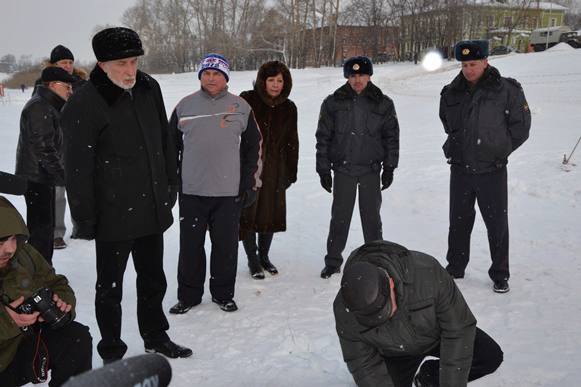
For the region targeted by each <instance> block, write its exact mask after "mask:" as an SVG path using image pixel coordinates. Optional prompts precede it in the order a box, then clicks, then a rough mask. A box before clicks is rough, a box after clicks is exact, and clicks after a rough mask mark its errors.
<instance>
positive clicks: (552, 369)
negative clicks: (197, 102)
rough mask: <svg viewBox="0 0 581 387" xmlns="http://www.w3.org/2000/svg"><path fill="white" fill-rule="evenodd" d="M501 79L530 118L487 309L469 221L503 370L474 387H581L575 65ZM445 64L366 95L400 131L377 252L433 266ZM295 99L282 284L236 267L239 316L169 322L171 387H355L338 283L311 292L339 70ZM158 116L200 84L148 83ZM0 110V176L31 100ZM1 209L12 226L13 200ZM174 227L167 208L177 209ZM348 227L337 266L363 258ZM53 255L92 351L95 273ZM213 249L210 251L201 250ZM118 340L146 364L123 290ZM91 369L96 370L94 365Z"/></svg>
mask: <svg viewBox="0 0 581 387" xmlns="http://www.w3.org/2000/svg"><path fill="white" fill-rule="evenodd" d="M491 64H492V65H494V66H496V67H498V69H499V70H500V72H501V74H503V75H504V76H509V77H513V78H516V79H517V80H519V81H520V82H521V83H522V85H523V87H524V90H525V93H526V96H527V99H528V102H529V105H530V108H531V111H532V119H533V121H532V122H533V124H532V129H531V137H530V139H529V140H528V142H527V143H525V144H524V145H523V146H522V148H520V149H519V150H518V151H517V152H516V153H515V154H514V155H513V156H512V157H511V159H510V163H509V223H510V234H511V242H510V244H511V273H512V277H511V281H510V285H511V291H510V292H509V293H508V294H505V295H499V294H495V293H493V292H492V290H491V282H490V280H489V279H488V276H487V269H488V266H489V263H490V258H489V252H488V241H487V237H486V230H485V228H484V225H483V223H482V221H481V219H480V217H479V216H478V219H477V222H476V225H475V229H474V232H473V238H472V259H471V263H470V266H469V268H468V271H467V276H466V278H465V279H463V280H460V281H458V284H459V287H460V288H461V290H462V292H463V293H464V295H465V297H466V299H467V300H468V303H469V304H470V306H471V308H472V310H473V312H474V314H475V315H476V317H477V319H478V325H479V326H480V327H481V328H482V329H484V330H485V331H487V332H488V333H489V334H490V335H491V336H493V337H494V338H495V339H496V340H497V341H498V342H499V343H500V345H501V346H502V348H503V350H504V354H505V360H504V363H503V365H502V366H501V367H500V368H499V369H498V371H497V372H496V373H494V374H493V375H491V376H488V377H486V378H484V379H481V380H479V381H476V382H473V383H471V386H475V387H477V386H506V387H515V386H522V387H527V386H555V387H557V386H558V387H565V386H577V385H580V384H581V371H580V367H579V365H578V359H579V357H580V356H579V355H581V349H580V348H581V302H580V301H579V297H580V295H581V280H580V279H581V230H580V229H581V171H580V169H581V149H578V150H577V154H576V155H575V156H574V157H573V158H572V162H573V163H576V164H578V165H577V166H569V167H568V168H563V166H562V165H561V161H562V159H563V154H564V153H567V154H568V153H569V152H570V151H571V148H572V147H573V145H574V143H575V141H577V139H578V138H579V136H581V124H580V123H581V91H580V90H581V50H558V49H556V50H548V51H546V52H542V53H534V54H515V55H507V56H503V57H493V58H492V59H491ZM459 68H460V67H459V64H457V63H453V62H447V63H445V65H444V68H443V69H441V70H440V71H437V72H434V73H425V72H424V71H423V70H422V69H421V68H420V66H414V65H412V64H386V65H380V66H376V68H375V75H374V76H373V78H372V79H373V81H374V82H375V83H376V84H377V85H379V86H380V87H381V88H382V89H383V90H384V92H385V93H386V94H388V95H390V96H391V97H392V99H393V100H394V102H395V106H396V109H397V113H398V117H399V120H400V127H401V152H400V154H401V158H400V167H399V168H398V169H397V170H396V173H395V181H394V184H393V186H392V187H391V188H390V189H389V190H388V191H385V192H384V194H383V207H382V211H381V212H382V218H383V225H384V238H385V239H389V240H393V241H396V242H398V243H401V244H403V245H405V246H407V247H408V248H410V249H415V250H422V251H425V252H427V253H429V254H432V255H434V256H435V257H437V258H438V259H439V260H440V262H442V263H443V262H444V256H445V253H446V248H447V229H448V184H449V181H448V179H449V172H448V166H447V164H446V163H445V160H444V157H443V154H442V151H441V145H442V143H443V141H444V139H445V136H444V133H443V129H442V126H441V124H440V122H439V119H438V114H437V113H438V103H439V93H440V90H441V88H442V86H443V85H444V84H446V83H448V82H450V81H451V80H452V78H453V77H454V76H455V75H456V74H457V72H458V71H459ZM292 74H293V77H294V82H293V83H294V89H293V92H292V93H291V96H290V97H291V99H293V100H294V101H295V103H296V104H297V107H298V112H299V130H300V142H301V145H300V164H299V177H298V182H297V184H296V185H293V186H292V188H291V189H290V191H289V192H288V232H286V233H284V234H278V235H276V236H275V240H274V242H273V247H272V252H271V259H272V261H273V262H274V263H275V264H276V265H277V266H278V267H279V269H280V275H278V276H276V277H270V276H267V279H266V280H264V281H255V280H252V279H251V278H250V276H249V275H248V270H247V267H246V258H245V256H244V254H243V251H242V248H241V249H240V254H239V268H238V281H237V288H236V297H235V299H236V301H237V302H238V305H239V307H240V310H239V311H238V312H236V313H224V312H222V311H220V310H219V309H218V308H217V307H216V305H214V304H212V303H211V302H210V300H209V295H208V292H206V295H205V298H204V302H203V303H202V305H200V306H198V307H196V308H194V309H192V310H191V311H190V312H189V313H188V314H186V315H183V316H173V315H168V318H169V321H170V324H171V330H170V335H171V337H172V338H173V339H175V340H176V341H177V342H179V343H181V344H185V345H188V346H191V347H192V348H193V350H194V357H193V358H190V359H183V360H182V359H180V360H174V361H172V362H171V364H172V367H173V373H174V377H173V383H172V386H212V387H219V386H249V387H250V386H252V387H255V386H289V387H290V386H295V387H307V386H353V385H354V383H353V381H352V378H351V376H350V374H349V372H348V370H347V368H346V367H345V364H344V363H343V360H342V357H341V352H340V348H339V344H338V340H337V338H336V335H335V326H334V320H333V314H332V308H331V304H332V300H333V298H334V296H335V294H336V292H337V290H338V288H339V281H340V278H339V276H334V277H332V278H331V279H330V280H322V279H320V278H319V272H320V270H321V268H322V267H323V256H324V254H325V241H326V236H327V231H328V226H329V218H330V205H331V196H330V195H329V194H328V193H326V192H325V191H323V189H322V188H321V187H320V186H319V179H318V176H317V175H316V173H315V159H314V156H315V151H314V149H315V139H314V134H315V129H316V123H317V117H318V113H319V107H320V104H321V102H322V100H323V98H324V97H325V96H326V95H327V94H329V93H331V92H332V91H333V90H334V89H335V88H337V87H338V86H340V85H341V84H342V83H343V82H344V80H343V79H342V71H341V69H339V68H323V69H304V70H293V71H292ZM254 77H255V73H254V72H234V73H232V74H231V82H230V90H231V91H232V92H235V93H239V92H241V91H242V90H245V89H249V88H251V87H252V80H253V79H254ZM156 78H157V79H158V80H159V81H160V84H161V87H162V90H163V93H164V97H165V102H166V106H167V109H168V114H169V113H171V109H173V107H174V106H175V104H176V103H177V101H178V100H179V99H181V98H182V97H183V96H184V95H186V94H188V93H190V92H191V91H193V90H194V89H197V88H198V87H199V83H198V79H197V76H196V74H179V75H163V76H157V77H156ZM9 92H10V103H6V104H0V169H1V170H6V171H13V169H14V159H15V152H16V142H17V138H18V130H19V129H18V128H19V117H20V111H21V109H22V106H23V104H24V103H25V102H26V100H27V98H29V94H28V93H29V92H30V91H27V93H26V94H23V93H21V92H20V91H16V90H10V91H9ZM10 200H12V201H13V203H15V205H16V206H17V207H18V208H19V209H20V210H21V211H22V213H23V214H24V213H25V211H26V206H25V204H24V201H23V199H22V198H18V197H10ZM174 215H176V217H177V208H176V209H174ZM362 240H363V238H362V230H361V226H360V221H359V216H358V213H357V211H355V213H354V219H353V222H352V228H351V233H350V238H349V241H348V246H347V252H346V253H348V251H351V250H352V249H354V248H356V247H358V246H359V245H360V244H361V243H362ZM178 241H179V235H178V228H177V225H176V224H174V225H173V226H172V228H171V229H170V230H169V231H168V232H167V233H166V245H165V257H166V259H165V269H166V275H167V278H168V292H167V295H166V298H165V302H164V306H165V307H166V309H167V308H169V307H170V306H171V305H172V304H173V303H174V302H175V301H176V286H177V284H176V266H177V254H178ZM67 242H68V243H69V247H68V248H67V249H65V250H59V251H55V255H54V258H53V260H54V264H55V267H56V269H57V271H59V272H62V273H64V274H66V275H67V276H68V278H69V279H70V281H71V283H72V286H73V288H74V289H75V291H76V293H77V296H78V299H79V301H78V320H79V321H81V322H84V323H86V324H88V325H89V326H90V327H91V331H92V334H93V337H94V343H95V344H96V342H97V341H98V339H99V331H98V329H97V325H96V321H95V317H94V310H93V296H94V290H93V289H94V281H95V269H94V267H95V259H94V245H93V243H92V242H85V241H78V240H67ZM208 247H209V245H208ZM124 294H125V299H124V305H123V306H124V326H123V338H124V339H125V340H126V342H127V343H128V344H129V351H128V353H127V355H128V356H131V355H137V354H141V353H143V344H142V342H141V339H140V337H139V333H138V329H137V324H136V318H135V315H136V312H135V274H134V272H133V269H132V267H131V265H129V269H128V271H127V273H126V278H125V284H124ZM93 364H94V366H95V367H97V366H100V365H101V364H100V359H99V358H98V355H97V354H96V352H95V358H94V361H93Z"/></svg>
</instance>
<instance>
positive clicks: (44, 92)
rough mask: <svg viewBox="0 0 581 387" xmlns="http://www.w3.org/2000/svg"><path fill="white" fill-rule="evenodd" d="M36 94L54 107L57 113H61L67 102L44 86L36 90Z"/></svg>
mask: <svg viewBox="0 0 581 387" xmlns="http://www.w3.org/2000/svg"><path fill="white" fill-rule="evenodd" d="M36 93H37V94H38V96H39V97H41V98H42V99H44V100H45V101H46V102H48V103H49V104H50V105H51V106H52V107H54V108H55V109H56V110H57V111H59V112H60V111H61V109H62V108H63V105H64V104H65V102H66V101H65V100H64V99H62V98H61V97H60V96H59V95H58V94H57V93H55V92H54V91H52V90H51V89H49V88H48V87H46V86H44V85H39V86H38V88H37V89H36Z"/></svg>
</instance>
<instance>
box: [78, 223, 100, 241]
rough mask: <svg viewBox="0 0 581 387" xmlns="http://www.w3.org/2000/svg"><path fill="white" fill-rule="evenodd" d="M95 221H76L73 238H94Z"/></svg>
mask: <svg viewBox="0 0 581 387" xmlns="http://www.w3.org/2000/svg"><path fill="white" fill-rule="evenodd" d="M95 234H96V230H95V223H93V222H92V221H90V220H83V221H80V222H77V228H76V233H75V239H84V240H87V241H90V240H93V239H95Z"/></svg>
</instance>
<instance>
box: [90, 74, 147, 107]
mask: <svg viewBox="0 0 581 387" xmlns="http://www.w3.org/2000/svg"><path fill="white" fill-rule="evenodd" d="M136 78H137V80H136V82H135V86H133V88H132V89H131V90H133V91H134V90H136V89H141V88H146V89H151V88H152V87H153V84H152V83H153V81H152V78H151V77H150V76H149V75H147V74H146V73H144V72H142V71H139V70H137V77H136ZM90 81H91V83H92V84H93V85H94V86H95V88H96V89H97V91H98V92H99V94H101V96H102V97H103V98H104V99H105V101H107V104H108V105H109V106H112V105H114V104H115V102H117V100H118V99H119V97H121V96H122V95H123V93H125V92H126V90H125V89H122V88H121V87H119V86H117V85H115V84H114V83H113V82H111V80H110V79H109V77H108V76H107V74H106V73H105V72H104V71H103V70H102V69H101V67H99V65H98V64H97V65H95V68H94V69H93V71H91V75H90Z"/></svg>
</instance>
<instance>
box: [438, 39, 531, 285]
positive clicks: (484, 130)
mask: <svg viewBox="0 0 581 387" xmlns="http://www.w3.org/2000/svg"><path fill="white" fill-rule="evenodd" d="M454 52H455V56H456V59H457V60H458V61H460V62H462V70H461V71H460V74H458V75H457V76H456V78H454V80H453V81H452V82H451V83H450V84H448V85H446V86H444V88H443V89H442V92H441V98H440V119H441V120H442V124H443V125H444V130H445V132H446V134H447V135H448V138H447V139H446V142H445V143H444V146H443V150H444V155H445V156H446V158H447V159H448V163H449V164H450V228H449V232H448V253H447V255H446V260H447V261H448V266H446V270H448V272H449V273H450V275H451V276H453V277H454V278H464V274H465V270H466V266H467V265H468V261H469V260H470V234H471V233H472V227H473V226H474V218H475V215H476V212H475V211H474V204H475V202H476V200H478V207H479V208H480V212H481V214H482V219H483V220H484V224H485V225H486V230H487V231H488V242H489V245H490V255H491V258H492V264H491V265H490V269H489V270H488V275H489V277H490V279H492V282H493V287H492V289H493V291H494V292H496V293H506V292H508V291H509V289H510V288H509V286H508V279H509V278H510V272H509V264H508V191H507V169H506V165H507V163H508V156H509V155H511V154H512V152H514V151H515V150H516V149H517V148H518V147H520V146H521V145H522V144H523V143H524V142H525V141H526V139H527V138H528V137H529V130H530V127H531V112H530V110H529V106H528V103H527V101H526V99H525V95H524V92H523V89H522V87H521V85H520V83H518V82H517V81H515V80H514V79H512V78H504V77H501V76H500V73H499V72H498V70H497V69H496V68H495V67H493V66H490V65H489V64H488V59H487V57H488V41H486V40H469V41H462V42H459V43H458V44H456V46H455V49H454Z"/></svg>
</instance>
